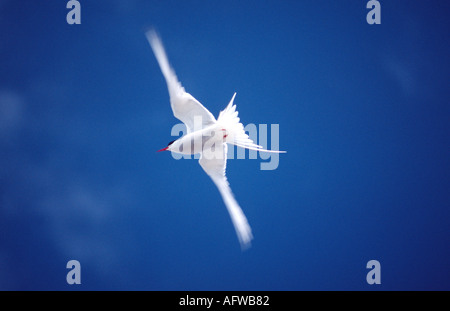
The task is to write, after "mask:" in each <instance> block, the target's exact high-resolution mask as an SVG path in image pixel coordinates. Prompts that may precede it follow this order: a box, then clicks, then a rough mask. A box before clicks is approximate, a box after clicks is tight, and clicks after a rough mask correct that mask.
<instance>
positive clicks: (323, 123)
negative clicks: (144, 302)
mask: <svg viewBox="0 0 450 311" xmlns="http://www.w3.org/2000/svg"><path fill="white" fill-rule="evenodd" d="M80 2H81V25H68V24H67V23H66V14H67V12H68V11H69V10H68V9H66V1H61V0H60V1H12V0H9V1H8V0H2V1H0V29H1V32H0V161H1V162H0V163H1V166H0V289H3V290H11V289H25V290H50V289H57V290H74V289H75V290H76V289H84V290H93V289H95V290H97V289H106V290H115V289H121V290H122V289H124V290H128V289H130V290H131V289H142V290H317V289H318V290H376V289H384V290H416V289H426V290H429V289H432V290H449V289H450V268H449V262H450V247H449V246H450V234H449V233H450V209H449V208H450V194H449V189H450V180H449V176H450V161H449V159H450V148H449V142H450V135H449V134H450V126H449V124H450V122H449V121H450V107H449V99H450V96H449V95H450V94H449V77H450V68H449V55H450V45H449V44H448V40H449V39H448V38H449V29H450V27H449V26H450V25H449V24H450V22H449V17H448V16H449V12H450V2H448V1H439V2H433V3H430V2H429V1H423V0H422V1H406V0H402V1H381V14H382V15H381V25H368V24H367V23H366V14H367V12H368V11H369V10H368V9H366V1H331V0H329V1H312V0H311V1H258V2H257V3H256V2H254V1H200V0H198V1H144V0H142V1H138V0H135V1H126V0H113V1H83V0H81V1H80ZM93 2H95V3H93ZM151 26H154V27H156V29H157V30H158V32H159V33H160V35H161V37H162V40H163V42H164V44H165V47H166V50H167V53H168V55H169V60H170V61H171V63H172V65H173V67H174V69H175V71H176V73H177V75H178V77H179V79H180V80H181V82H182V83H183V85H184V86H185V87H186V89H187V91H188V92H190V93H191V94H193V95H194V96H195V97H196V98H197V99H198V100H200V101H201V102H202V103H203V104H204V105H205V106H206V107H207V108H208V109H210V110H211V112H212V113H213V114H214V115H216V116H217V115H218V113H219V111H220V110H221V109H223V108H224V107H225V106H226V104H227V103H228V101H229V100H230V98H231V96H232V94H233V92H235V91H236V92H237V97H236V100H235V103H236V104H237V107H238V110H239V112H240V117H241V120H242V121H243V123H244V124H248V123H255V124H260V123H262V124H280V149H283V150H287V151H288V153H287V154H284V155H281V156H280V164H279V167H278V169H276V170H273V171H261V170H260V163H261V159H258V160H254V159H253V160H252V159H246V160H230V161H229V162H228V172H227V174H228V178H229V181H230V183H231V186H232V189H233V191H234V193H235V196H236V198H237V200H238V202H239V203H240V205H241V206H242V208H243V210H244V212H245V214H246V215H247V217H248V219H249V222H250V224H251V226H252V228H253V233H254V237H255V239H254V242H253V246H252V248H251V249H249V250H247V251H245V252H241V250H240V247H239V243H238V241H237V238H236V234H235V232H234V229H233V226H232V224H231V221H230V218H229V216H228V213H227V211H226V208H225V206H224V204H223V202H222V199H221V197H220V194H219V193H218V191H217V189H216V188H215V186H214V184H213V183H212V182H211V180H210V179H209V178H208V176H207V175H206V174H204V172H203V171H202V169H201V168H200V166H199V165H198V164H197V161H194V160H174V159H173V158H172V157H171V156H170V154H169V153H156V152H155V151H156V150H158V149H160V148H163V147H164V146H166V144H167V142H168V141H170V140H172V139H173V138H172V137H171V136H170V130H171V128H172V126H173V125H174V124H176V123H177V122H178V120H176V119H175V118H174V117H173V115H172V111H171V109H170V105H169V100H168V99H169V97H168V92H167V88H166V85H165V82H164V79H163V77H162V74H161V72H160V70H159V68H158V65H157V62H156V60H155V58H154V56H153V54H152V51H151V49H150V46H149V45H148V42H147V41H146V38H145V35H144V33H145V30H146V29H148V28H149V27H151ZM71 259H76V260H79V261H80V263H81V267H82V276H81V280H82V284H81V285H78V286H77V285H72V286H69V285H68V284H67V283H66V274H67V272H68V269H66V263H67V261H69V260H71ZM371 259H376V260H378V261H380V263H381V271H382V273H381V281H382V284H381V285H372V286H370V285H368V284H367V283H366V274H367V272H368V271H369V270H368V269H366V263H367V262H368V261H369V260H371Z"/></svg>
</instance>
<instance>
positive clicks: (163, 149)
mask: <svg viewBox="0 0 450 311" xmlns="http://www.w3.org/2000/svg"><path fill="white" fill-rule="evenodd" d="M167 149H169V146H167V147H166V148H162V149H161V150H158V151H156V152H161V151H166V150H167Z"/></svg>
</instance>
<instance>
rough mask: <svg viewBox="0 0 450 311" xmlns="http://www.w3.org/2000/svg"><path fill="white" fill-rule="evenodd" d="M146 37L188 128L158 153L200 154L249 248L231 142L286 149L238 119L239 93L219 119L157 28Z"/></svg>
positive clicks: (178, 115)
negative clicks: (194, 90) (188, 86)
mask: <svg viewBox="0 0 450 311" xmlns="http://www.w3.org/2000/svg"><path fill="white" fill-rule="evenodd" d="M146 37H147V40H148V41H149V43H150V46H151V48H152V50H153V53H154V54H155V57H156V60H157V61H158V64H159V67H160V68H161V71H162V74H163V76H164V78H165V80H166V83H167V88H168V89H169V97H170V105H171V107H172V111H173V114H174V116H175V117H176V118H177V119H179V120H180V121H182V122H183V123H184V124H185V125H186V130H187V133H186V135H184V136H182V137H181V138H179V139H177V140H174V141H171V142H170V143H169V144H168V145H167V147H165V148H163V149H161V150H158V152H159V151H166V150H167V151H171V152H175V153H182V154H197V153H199V154H200V159H199V163H200V166H201V167H202V168H203V170H204V171H205V172H206V174H208V175H209V177H210V178H211V179H212V180H213V182H214V183H215V185H216V186H217V188H218V189H219V192H220V194H221V195H222V198H223V201H224V203H225V205H226V207H227V209H228V212H229V214H230V217H231V220H232V222H233V225H234V228H235V230H236V234H237V236H238V239H239V242H240V244H241V248H242V249H245V248H248V247H249V246H250V242H251V240H252V239H253V235H252V230H251V228H250V225H249V224H248V221H247V218H246V217H245V215H244V212H243V211H242V209H241V208H240V206H239V204H238V203H237V201H236V199H235V198H234V196H233V193H232V191H231V188H230V184H229V183H228V180H227V177H226V175H225V170H226V163H227V143H229V144H233V145H236V146H239V147H242V148H246V149H251V150H258V151H264V152H277V153H281V152H284V151H276V150H266V149H264V148H263V147H262V146H259V145H257V144H255V143H254V142H253V141H252V140H251V139H250V138H249V136H248V135H247V134H246V133H245V130H244V126H243V124H242V123H241V122H240V119H239V118H238V112H237V111H236V105H234V104H233V102H234V98H235V96H236V93H234V94H233V97H232V98H231V101H230V102H229V104H228V105H227V106H226V108H225V109H224V110H223V111H221V112H220V114H219V117H218V118H217V120H216V119H215V118H214V116H213V115H212V114H211V112H209V111H208V110H207V109H206V108H205V107H204V106H203V105H202V104H201V103H200V102H199V101H198V100H196V99H195V98H194V97H193V96H192V95H191V94H189V93H187V92H186V91H185V89H184V87H183V86H182V85H181V83H180V82H179V81H178V78H177V76H176V75H175V71H174V70H173V69H172V67H171V66H170V64H169V61H168V58H167V55H166V52H165V50H164V46H163V44H162V42H161V39H160V38H159V36H158V34H157V33H156V31H155V30H154V29H151V30H149V31H147V32H146Z"/></svg>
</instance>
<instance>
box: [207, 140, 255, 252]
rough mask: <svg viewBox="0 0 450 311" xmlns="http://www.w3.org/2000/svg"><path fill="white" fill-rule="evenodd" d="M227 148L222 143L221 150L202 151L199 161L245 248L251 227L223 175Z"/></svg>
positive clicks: (251, 237)
mask: <svg viewBox="0 0 450 311" xmlns="http://www.w3.org/2000/svg"><path fill="white" fill-rule="evenodd" d="M227 149H228V148H227V144H226V143H223V147H222V150H217V151H218V152H217V153H214V154H212V153H211V152H210V153H208V154H206V152H209V151H206V152H203V153H202V154H201V157H200V160H199V163H200V165H201V167H202V168H203V170H204V171H205V172H206V174H208V175H209V177H211V179H212V180H213V181H214V183H215V184H216V186H217V188H218V189H219V191H220V194H221V195H222V198H223V201H224V202H225V205H226V207H227V209H228V212H229V214H230V217H231V220H232V222H233V225H234V228H235V230H236V234H237V236H238V239H239V242H240V243H241V247H242V248H243V249H245V248H247V247H249V246H250V242H251V240H252V239H253V235H252V229H251V228H250V225H249V224H248V221H247V218H246V217H245V215H244V212H243V211H242V209H241V208H240V206H239V204H238V203H237V202H236V199H235V198H234V196H233V193H232V192H231V188H230V184H229V183H228V180H227V177H226V176H225V170H226V164H227Z"/></svg>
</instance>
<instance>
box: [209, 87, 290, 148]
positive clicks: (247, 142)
mask: <svg viewBox="0 0 450 311" xmlns="http://www.w3.org/2000/svg"><path fill="white" fill-rule="evenodd" d="M235 96H236V93H234V95H233V97H232V98H231V100H230V103H229V104H228V105H227V107H226V108H225V109H224V110H222V111H221V112H220V114H219V118H218V119H217V123H218V124H220V126H222V127H223V129H225V130H226V132H227V139H226V142H227V143H230V144H233V145H236V146H238V147H242V148H246V149H250V150H258V151H265V152H274V153H284V152H285V151H278V150H267V149H264V148H263V147H262V146H260V145H257V144H255V143H254V142H253V140H251V139H250V138H249V137H248V135H247V134H246V133H245V130H244V125H243V124H242V123H241V122H240V119H239V117H238V114H239V112H238V111H236V105H235V104H233V102H234V97H235Z"/></svg>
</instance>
